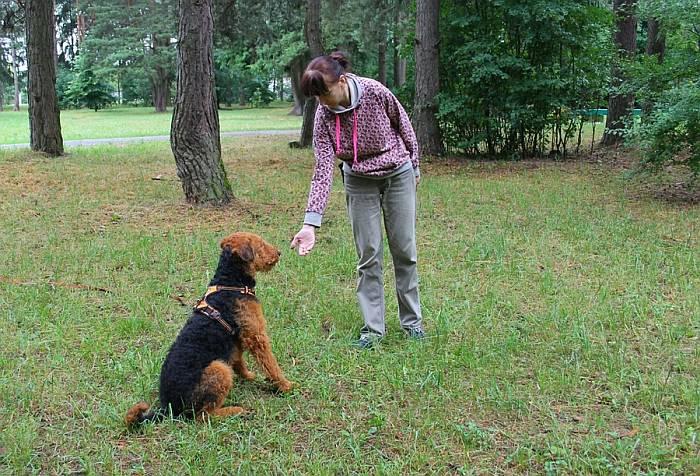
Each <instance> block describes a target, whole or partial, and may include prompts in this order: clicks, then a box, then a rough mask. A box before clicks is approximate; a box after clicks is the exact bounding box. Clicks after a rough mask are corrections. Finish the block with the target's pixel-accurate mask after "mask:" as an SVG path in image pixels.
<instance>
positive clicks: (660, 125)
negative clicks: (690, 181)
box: [632, 82, 700, 178]
mask: <svg viewBox="0 0 700 476" xmlns="http://www.w3.org/2000/svg"><path fill="white" fill-rule="evenodd" d="M632 137H633V139H634V140H635V142H636V143H637V144H638V145H640V146H641V148H642V150H643V152H644V162H643V165H644V166H645V167H646V168H648V169H651V170H658V169H659V168H661V167H662V166H664V165H668V164H673V163H680V164H684V165H687V166H688V167H690V170H691V171H692V173H693V176H694V177H696V178H697V177H698V176H699V175H700V82H695V83H688V84H684V85H682V86H679V87H675V88H672V89H671V90H669V91H667V92H665V93H663V94H662V95H661V97H660V98H659V100H658V101H657V103H656V108H655V109H654V111H653V112H652V113H651V116H650V117H649V118H647V120H646V121H645V122H643V123H641V124H640V125H639V126H638V127H637V128H636V130H635V133H634V135H633V136H632Z"/></svg>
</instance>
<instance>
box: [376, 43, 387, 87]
mask: <svg viewBox="0 0 700 476" xmlns="http://www.w3.org/2000/svg"><path fill="white" fill-rule="evenodd" d="M377 63H378V65H379V74H378V77H377V81H379V82H380V83H382V84H383V85H384V86H386V40H380V41H379V45H377Z"/></svg>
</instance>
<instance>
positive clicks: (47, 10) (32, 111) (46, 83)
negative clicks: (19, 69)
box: [25, 0, 63, 156]
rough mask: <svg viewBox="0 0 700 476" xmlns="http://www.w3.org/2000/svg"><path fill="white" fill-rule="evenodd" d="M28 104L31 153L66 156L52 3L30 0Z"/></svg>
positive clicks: (47, 0) (28, 1) (28, 23)
mask: <svg viewBox="0 0 700 476" xmlns="http://www.w3.org/2000/svg"><path fill="white" fill-rule="evenodd" d="M25 8H26V22H27V25H26V29H27V72H28V81H27V104H28V106H29V132H30V137H29V143H30V146H31V148H32V150H35V151H38V152H44V153H46V154H49V155H52V156H58V155H62V154H63V137H62V136H61V118H60V111H59V110H58V98H57V97H56V43H55V38H56V33H55V28H56V27H55V19H54V2H53V0H27V2H26V4H25Z"/></svg>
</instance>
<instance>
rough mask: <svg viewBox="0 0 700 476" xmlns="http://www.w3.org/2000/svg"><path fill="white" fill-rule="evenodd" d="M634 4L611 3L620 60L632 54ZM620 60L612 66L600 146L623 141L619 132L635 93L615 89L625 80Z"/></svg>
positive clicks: (626, 0) (632, 0)
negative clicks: (609, 92) (606, 113)
mask: <svg viewBox="0 0 700 476" xmlns="http://www.w3.org/2000/svg"><path fill="white" fill-rule="evenodd" d="M635 4H636V0H614V3H613V11H614V13H615V15H616V18H617V28H616V31H615V33H614V37H613V42H614V44H615V46H616V47H617V48H618V51H619V57H618V61H619V62H621V61H623V60H624V59H626V58H630V57H632V56H633V55H634V50H635V48H636V45H637V18H636V17H635V15H634V8H635ZM619 62H618V63H616V64H614V65H613V67H612V86H613V92H612V93H611V94H610V98H609V99H608V118H607V120H606V122H605V134H604V135H603V139H602V141H601V143H602V144H603V145H615V144H619V143H621V142H622V141H623V140H624V137H623V136H622V134H621V132H622V131H623V130H624V129H625V121H626V119H627V117H629V115H630V114H631V113H632V109H633V107H634V94H631V93H627V94H622V93H617V92H615V89H618V88H620V87H622V86H624V85H625V82H626V78H625V77H624V73H623V71H622V68H621V67H620V65H619Z"/></svg>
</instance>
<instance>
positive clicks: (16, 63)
mask: <svg viewBox="0 0 700 476" xmlns="http://www.w3.org/2000/svg"><path fill="white" fill-rule="evenodd" d="M10 42H11V45H12V46H11V49H12V78H13V80H14V86H15V97H14V103H13V106H12V110H13V111H19V106H20V97H19V94H20V91H19V61H18V60H17V38H16V37H15V35H14V34H13V35H12V38H11V39H10Z"/></svg>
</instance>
